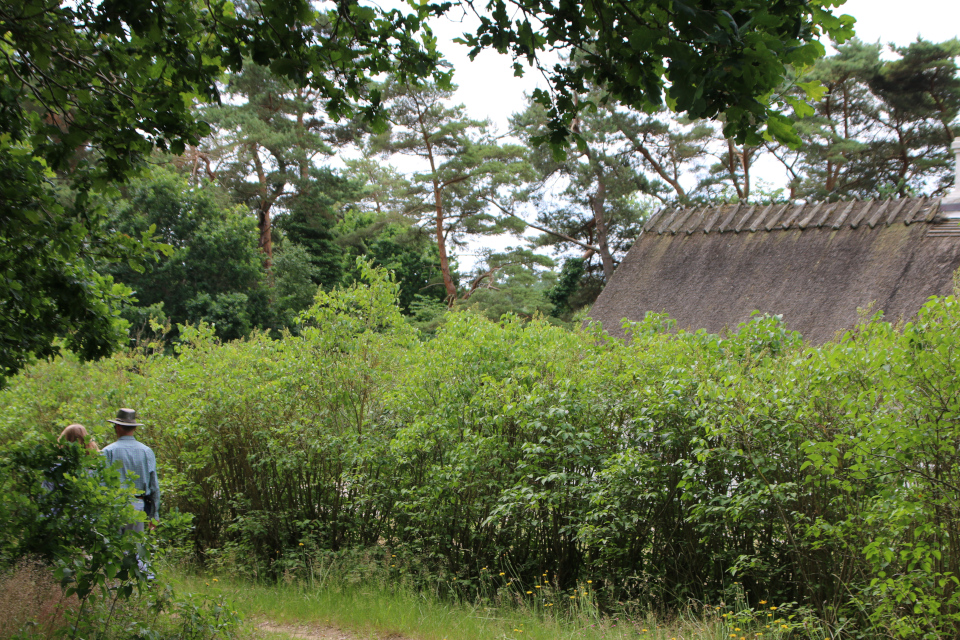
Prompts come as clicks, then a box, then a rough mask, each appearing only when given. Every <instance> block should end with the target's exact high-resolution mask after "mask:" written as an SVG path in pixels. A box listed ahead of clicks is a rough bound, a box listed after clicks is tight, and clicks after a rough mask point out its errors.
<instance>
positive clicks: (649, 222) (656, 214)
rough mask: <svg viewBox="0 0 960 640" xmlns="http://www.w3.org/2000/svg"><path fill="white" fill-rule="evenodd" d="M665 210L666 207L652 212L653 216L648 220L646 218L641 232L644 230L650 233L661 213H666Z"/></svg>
mask: <svg viewBox="0 0 960 640" xmlns="http://www.w3.org/2000/svg"><path fill="white" fill-rule="evenodd" d="M666 210H667V208H666V207H660V208H659V209H657V210H656V211H654V212H653V215H652V216H650V217H649V218H647V222H646V224H644V225H643V230H644V231H650V230H651V229H652V228H653V226H654V225H653V223H654V222H656V221H657V219H658V218H659V217H660V216H661V215H662V214H663V212H664V211H666Z"/></svg>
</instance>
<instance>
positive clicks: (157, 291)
mask: <svg viewBox="0 0 960 640" xmlns="http://www.w3.org/2000/svg"><path fill="white" fill-rule="evenodd" d="M124 191H125V194H124V197H122V198H118V199H116V200H114V201H113V202H112V203H111V206H112V215H111V218H112V220H113V225H114V227H115V228H116V229H117V230H118V231H119V232H120V233H123V234H126V235H130V236H137V235H141V234H143V233H155V234H156V236H157V237H158V238H159V239H161V240H162V241H163V242H164V243H166V244H168V245H169V246H170V250H169V255H166V256H163V257H161V258H159V259H158V260H157V261H156V262H155V263H152V264H149V263H148V264H147V265H146V266H145V268H141V269H139V270H136V269H133V268H132V267H131V266H130V265H128V264H125V263H121V264H115V265H105V266H104V267H103V269H104V271H107V272H108V273H110V274H112V275H113V276H114V277H115V278H116V279H117V280H119V281H120V282H122V283H123V284H125V285H127V286H129V287H131V288H132V289H133V290H134V291H135V295H136V299H137V302H138V305H137V307H135V308H133V309H130V310H128V311H125V312H124V316H125V317H127V318H128V319H130V320H138V321H139V323H140V324H139V326H137V325H135V326H134V333H135V334H136V333H138V332H139V330H141V328H142V327H143V326H144V324H143V323H144V321H149V319H150V318H149V315H148V314H147V313H145V312H143V311H141V309H143V308H148V309H156V310H158V311H159V312H160V313H161V314H162V315H161V317H159V318H157V319H158V320H163V321H169V322H171V323H174V324H183V323H187V322H193V323H197V322H201V321H207V322H210V323H213V324H215V326H216V327H217V335H219V336H220V337H221V338H223V339H225V340H232V339H236V338H240V337H242V336H245V335H247V334H248V333H250V330H251V329H252V327H253V324H254V322H255V318H254V317H253V316H252V314H251V311H252V309H250V308H248V307H250V297H251V294H253V293H254V290H256V289H257V288H259V287H262V286H263V285H264V283H263V280H264V278H265V275H266V273H265V271H264V268H263V258H262V256H261V254H260V252H259V251H258V249H257V229H256V224H255V221H254V220H253V219H252V218H251V217H250V216H249V215H246V214H245V212H244V211H243V209H242V208H240V207H234V206H231V205H230V204H229V203H228V202H227V201H226V199H225V198H224V197H223V195H222V194H220V193H218V192H217V190H216V188H215V187H214V186H213V185H212V184H210V183H205V184H204V185H202V186H200V187H190V186H189V185H188V183H187V181H186V180H185V179H184V178H182V177H180V176H178V175H176V174H173V173H171V172H168V171H165V170H163V169H155V170H154V171H152V172H151V173H150V174H149V175H148V176H145V177H143V178H137V179H135V180H132V181H131V183H130V185H129V186H128V187H127V188H126V189H125V190H124ZM298 310H299V309H298ZM144 316H147V317H144Z"/></svg>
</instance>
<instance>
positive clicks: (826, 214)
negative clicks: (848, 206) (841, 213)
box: [814, 202, 841, 229]
mask: <svg viewBox="0 0 960 640" xmlns="http://www.w3.org/2000/svg"><path fill="white" fill-rule="evenodd" d="M840 204H841V203H840V202H828V203H827V206H826V208H825V209H824V210H823V215H821V216H820V219H819V220H817V224H816V225H814V226H815V227H816V228H817V229H819V228H821V227H823V226H824V225H825V224H827V220H829V219H830V216H832V215H833V214H834V213H836V212H837V209H839V208H840Z"/></svg>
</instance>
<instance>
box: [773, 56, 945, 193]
mask: <svg viewBox="0 0 960 640" xmlns="http://www.w3.org/2000/svg"><path fill="white" fill-rule="evenodd" d="M892 52H893V53H895V54H896V55H897V58H896V59H894V60H889V61H884V60H883V59H882V58H881V53H882V47H881V45H880V44H865V43H863V42H860V41H857V40H854V41H852V42H850V43H848V44H845V45H842V46H840V47H838V51H837V53H836V54H835V55H833V56H830V57H828V58H824V59H822V60H819V61H818V62H817V63H816V64H815V65H814V66H813V68H812V69H811V70H810V71H809V72H808V73H806V74H805V75H804V76H803V77H801V78H800V79H799V82H798V84H803V83H816V84H822V86H823V94H822V97H820V98H819V99H818V100H817V101H816V102H815V104H814V105H813V108H812V109H811V108H810V107H808V106H807V105H806V104H804V103H801V102H797V104H796V106H795V110H796V113H797V115H801V116H806V117H804V118H801V119H798V122H797V130H798V131H799V133H800V136H801V138H802V139H803V144H802V146H800V147H798V148H797V149H795V150H790V149H785V148H783V147H776V146H774V147H773V154H774V155H775V156H776V157H777V159H779V160H780V161H781V162H782V163H783V164H784V166H785V167H787V169H788V172H789V173H790V176H791V185H792V189H793V194H794V195H795V196H797V197H805V198H815V199H822V198H828V199H835V198H841V197H860V198H870V197H878V196H884V195H891V194H896V195H900V196H905V195H908V194H909V193H942V192H944V191H945V190H946V189H947V188H948V187H949V185H950V172H949V164H950V161H951V159H952V154H951V153H950V150H949V149H950V143H951V142H952V140H953V137H954V136H955V134H956V133H958V132H960V128H958V115H960V72H958V67H957V62H956V61H957V57H958V56H960V41H958V40H950V41H947V42H944V43H940V44H935V43H930V42H926V41H923V40H918V41H917V42H915V43H912V44H910V45H908V46H906V47H898V48H894V49H893V50H892ZM771 146H773V145H771Z"/></svg>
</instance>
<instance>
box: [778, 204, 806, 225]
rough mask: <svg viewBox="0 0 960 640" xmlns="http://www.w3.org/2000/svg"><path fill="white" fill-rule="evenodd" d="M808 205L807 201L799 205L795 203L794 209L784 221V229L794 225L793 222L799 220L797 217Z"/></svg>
mask: <svg viewBox="0 0 960 640" xmlns="http://www.w3.org/2000/svg"><path fill="white" fill-rule="evenodd" d="M806 206H807V203H806V202H802V203H800V204H799V205H793V207H794V210H793V211H792V212H791V213H790V215H789V216H788V217H787V219H786V220H785V221H784V223H783V228H784V229H789V228H790V227H792V226H793V223H794V222H796V221H797V218H799V217H800V214H801V213H803V208H804V207H806Z"/></svg>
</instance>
